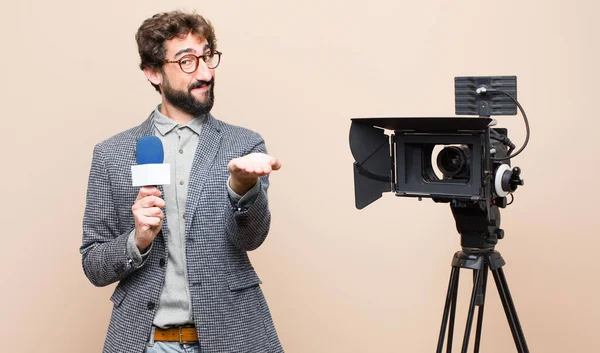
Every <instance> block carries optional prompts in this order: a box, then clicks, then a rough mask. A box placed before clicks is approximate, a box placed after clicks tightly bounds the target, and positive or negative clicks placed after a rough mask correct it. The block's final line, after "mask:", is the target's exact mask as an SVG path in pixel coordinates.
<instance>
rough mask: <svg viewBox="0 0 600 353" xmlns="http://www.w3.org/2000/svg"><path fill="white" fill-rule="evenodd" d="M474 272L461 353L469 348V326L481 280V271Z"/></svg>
mask: <svg viewBox="0 0 600 353" xmlns="http://www.w3.org/2000/svg"><path fill="white" fill-rule="evenodd" d="M474 271H475V283H473V291H472V293H471V304H470V305H469V316H468V318H467V327H466V328H465V337H464V339H463V346H462V353H467V349H468V347H469V336H471V326H473V316H474V315H475V300H476V299H477V287H478V286H479V281H480V279H481V276H482V274H481V270H474Z"/></svg>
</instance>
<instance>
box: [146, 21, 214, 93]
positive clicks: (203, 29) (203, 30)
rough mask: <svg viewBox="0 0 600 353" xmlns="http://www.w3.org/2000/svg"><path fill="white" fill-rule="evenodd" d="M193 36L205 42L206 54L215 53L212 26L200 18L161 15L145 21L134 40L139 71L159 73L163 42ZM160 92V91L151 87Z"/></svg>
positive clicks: (162, 55)
mask: <svg viewBox="0 0 600 353" xmlns="http://www.w3.org/2000/svg"><path fill="white" fill-rule="evenodd" d="M190 33H191V34H193V35H195V36H197V37H199V38H204V39H206V40H207V41H208V45H209V48H210V50H215V49H217V38H216V36H215V30H214V28H213V26H212V24H211V23H210V22H209V21H208V20H206V19H205V18H204V17H202V16H201V15H198V14H196V13H185V12H182V11H171V12H161V13H158V14H156V15H154V16H152V17H151V18H148V19H147V20H145V21H144V22H143V23H142V25H141V26H140V28H139V29H138V31H137V33H136V35H135V40H136V42H137V45H138V52H139V54H140V59H141V63H140V69H142V70H144V69H153V70H158V71H162V67H163V64H164V61H165V41H167V40H170V39H173V38H175V37H180V38H183V37H185V36H186V35H188V34H190ZM152 86H154V88H155V89H156V90H157V91H159V92H160V88H159V87H158V86H157V85H155V84H152Z"/></svg>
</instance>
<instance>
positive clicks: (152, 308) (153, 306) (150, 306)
mask: <svg viewBox="0 0 600 353" xmlns="http://www.w3.org/2000/svg"><path fill="white" fill-rule="evenodd" d="M155 307H156V305H155V304H154V303H153V302H148V310H154V308H155Z"/></svg>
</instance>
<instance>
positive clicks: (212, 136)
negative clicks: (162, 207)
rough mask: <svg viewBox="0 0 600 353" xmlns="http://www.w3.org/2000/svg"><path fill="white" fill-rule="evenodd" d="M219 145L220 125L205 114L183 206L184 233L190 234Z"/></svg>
mask: <svg viewBox="0 0 600 353" xmlns="http://www.w3.org/2000/svg"><path fill="white" fill-rule="evenodd" d="M220 145H221V126H220V124H219V121H218V120H216V119H215V118H214V117H213V116H211V115H210V114H207V116H206V120H205V121H204V124H203V126H202V131H201V132H200V141H198V148H197V149H196V156H195V157H194V162H193V163H192V169H191V171H190V183H189V185H188V195H187V200H186V207H185V208H186V210H185V214H186V215H188V216H189V217H186V220H185V232H186V234H190V226H191V221H192V219H193V218H194V213H195V211H196V208H197V206H198V203H199V202H200V195H201V193H202V188H203V187H204V184H205V182H206V176H207V174H208V171H209V170H210V168H211V166H212V164H213V162H214V160H215V156H216V155H217V152H218V151H219V147H220Z"/></svg>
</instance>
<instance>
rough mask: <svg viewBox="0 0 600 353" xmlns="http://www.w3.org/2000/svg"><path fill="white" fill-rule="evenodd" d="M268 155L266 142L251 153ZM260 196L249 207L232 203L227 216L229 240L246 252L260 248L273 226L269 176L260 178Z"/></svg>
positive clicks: (261, 142) (259, 144)
mask: <svg viewBox="0 0 600 353" xmlns="http://www.w3.org/2000/svg"><path fill="white" fill-rule="evenodd" d="M255 152H259V153H267V149H266V146H265V143H264V141H263V140H262V138H260V142H258V144H256V145H255V146H254V147H253V148H252V149H251V150H250V152H249V153H255ZM258 183H260V187H259V189H258V195H257V196H256V199H255V200H254V202H252V203H251V204H250V205H248V206H247V207H244V206H240V205H237V204H234V203H233V202H232V203H231V208H230V212H229V214H227V216H226V227H225V229H226V232H227V236H228V238H229V240H230V241H231V242H232V243H233V244H235V245H236V246H237V247H238V248H240V249H241V250H244V251H252V250H255V249H256V248H258V247H259V246H260V245H261V244H262V243H263V242H264V241H265V239H266V237H267V234H268V233H269V228H270V226H271V213H270V211H269V203H268V198H267V189H268V188H269V176H268V175H265V176H262V177H259V180H258Z"/></svg>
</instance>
